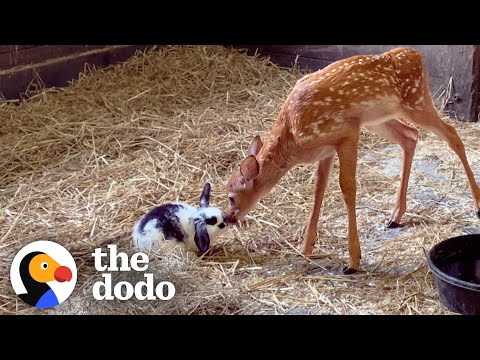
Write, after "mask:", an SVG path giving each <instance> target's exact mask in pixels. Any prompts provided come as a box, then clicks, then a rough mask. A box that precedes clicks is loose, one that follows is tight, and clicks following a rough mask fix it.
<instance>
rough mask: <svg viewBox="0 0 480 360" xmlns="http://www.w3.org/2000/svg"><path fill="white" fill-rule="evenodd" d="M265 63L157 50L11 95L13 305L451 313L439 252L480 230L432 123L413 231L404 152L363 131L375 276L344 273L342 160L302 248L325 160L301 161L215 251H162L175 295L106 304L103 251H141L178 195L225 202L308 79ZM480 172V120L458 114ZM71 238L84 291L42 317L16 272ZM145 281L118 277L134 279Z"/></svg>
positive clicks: (81, 309)
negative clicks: (403, 207)
mask: <svg viewBox="0 0 480 360" xmlns="http://www.w3.org/2000/svg"><path fill="white" fill-rule="evenodd" d="M299 76H300V72H298V71H297V70H295V69H292V70H288V69H280V68H278V67H276V66H275V65H273V64H272V63H270V62H269V61H268V60H266V59H261V58H257V57H250V56H247V55H246V54H244V53H243V52H238V51H233V50H230V49H226V48H223V47H219V46H207V47H203V46H177V47H161V48H154V49H153V50H151V51H148V52H146V53H138V54H137V55H136V56H135V57H133V58H132V59H131V60H129V61H127V62H125V63H123V64H119V65H116V66H112V67H110V68H106V69H102V70H95V69H85V72H84V73H83V74H82V75H81V76H80V78H79V79H78V80H76V81H74V82H73V83H72V84H71V85H70V86H69V87H67V88H64V89H50V90H46V91H38V92H36V93H35V94H33V96H32V97H31V98H30V99H29V100H28V101H25V102H23V103H21V104H14V103H11V102H7V101H1V102H0V116H1V119H2V120H1V122H0V170H1V171H0V179H1V180H0V206H1V211H0V313H20V314H27V313H42V314H43V313H64V314H277V313H278V314H285V313H286V314H448V313H449V312H448V311H446V310H445V309H444V308H443V307H442V306H441V305H440V304H439V302H438V298H437V293H436V291H435V288H434V283H433V277H432V274H431V273H430V272H429V271H428V268H427V266H426V257H425V253H426V251H428V250H429V249H430V247H431V246H433V245H434V244H435V243H437V242H438V241H440V240H442V239H444V238H446V237H448V236H452V235H458V234H463V233H466V232H472V231H476V232H477V231H479V221H478V219H476V218H475V216H474V212H473V202H472V199H471V196H470V192H469V188H468V184H467V181H466V177H465V175H464V172H463V168H461V166H460V163H459V161H458V159H457V158H456V156H455V155H454V154H453V152H451V151H450V150H449V149H448V148H447V147H446V145H445V144H444V143H443V142H441V141H440V140H439V139H437V138H436V137H434V136H433V135H431V134H427V133H424V132H422V137H421V139H420V141H419V144H418V150H417V152H416V155H415V158H414V168H413V171H412V176H411V180H410V187H409V193H408V209H407V213H406V214H405V216H404V219H403V222H404V224H405V225H406V226H405V227H404V228H400V229H392V230H385V229H384V224H385V222H386V220H387V218H388V216H389V214H390V211H392V210H393V205H394V200H395V195H396V191H397V189H398V186H399V172H400V168H401V153H400V151H399V149H398V147H397V146H396V145H393V144H391V143H389V142H387V141H384V140H382V139H380V138H378V137H375V136H371V135H369V134H364V135H363V136H362V141H361V144H360V154H359V166H358V227H359V232H360V238H361V245H362V251H363V253H362V255H363V256H362V271H361V272H360V273H358V274H356V275H352V276H342V275H340V274H339V270H340V269H341V267H342V265H344V264H345V262H346V261H347V257H348V254H347V240H346V212H345V208H344V205H343V200H342V197H341V193H340V190H339V186H338V167H337V165H338V163H336V164H335V168H334V172H333V174H332V177H331V181H330V184H329V187H328V190H327V195H326V198H325V202H324V208H323V214H322V218H321V221H320V224H319V240H318V242H317V244H316V247H315V254H316V255H315V256H313V257H311V258H308V259H307V258H304V257H302V256H301V255H300V254H299V253H298V251H297V250H296V249H297V246H298V245H299V243H300V241H301V239H302V234H303V229H304V223H305V221H306V219H307V218H308V215H309V212H310V209H311V206H312V202H313V198H312V194H313V169H314V166H311V165H308V166H298V167H296V168H295V169H294V170H292V171H291V172H290V173H289V174H287V175H286V176H285V177H284V178H283V179H282V180H281V181H280V183H279V184H278V186H276V187H275V188H274V190H273V191H272V193H271V194H270V195H269V196H268V197H267V198H265V199H264V200H262V202H261V203H259V204H258V205H257V206H256V208H255V209H254V211H252V212H251V214H250V215H249V216H248V218H247V219H246V221H245V222H243V223H242V224H241V226H239V227H235V228H232V229H231V230H230V231H229V232H228V233H226V234H224V235H222V237H221V238H220V242H219V244H218V245H215V246H214V247H213V248H212V249H211V250H210V252H209V253H208V254H207V255H206V256H204V257H203V258H198V257H197V256H195V255H193V254H188V255H179V254H170V255H167V256H165V257H159V256H154V255H152V256H151V257H150V266H149V268H148V270H147V272H150V273H153V274H154V279H155V280H156V281H157V282H158V281H162V280H169V281H171V282H173V283H174V284H175V286H176V290H177V293H176V296H175V297H174V299H173V300H171V301H166V302H163V301H159V300H158V301H136V300H129V301H118V300H115V301H109V302H105V301H103V302H98V301H96V300H94V299H93V297H92V292H91V291H92V290H91V289H92V285H93V283H94V282H95V281H97V280H99V278H100V274H99V273H97V272H96V270H95V269H94V267H93V258H92V256H91V253H92V252H93V250H94V249H95V248H97V247H103V248H104V249H105V248H106V246H107V245H108V244H118V246H119V249H120V250H123V251H127V252H128V253H130V254H131V253H133V252H134V250H133V249H132V248H131V245H130V244H131V237H130V236H131V231H132V228H133V225H134V223H135V221H136V220H137V219H138V218H139V217H140V216H141V215H142V214H144V213H145V212H146V211H147V210H148V209H150V208H151V207H152V206H154V205H158V204H161V203H164V202H167V201H174V200H175V201H178V200H179V201H185V202H188V203H192V204H194V203H196V202H197V201H198V198H199V195H200V192H201V189H202V186H203V184H204V183H205V181H211V182H212V185H213V188H212V198H211V204H212V205H214V206H219V207H225V206H226V195H225V193H224V189H223V186H224V184H225V182H226V180H227V178H228V177H229V175H230V174H231V173H232V171H234V170H235V169H236V168H237V166H238V165H239V163H240V161H241V159H242V158H243V156H244V155H245V151H246V148H247V147H248V144H249V142H250V140H251V139H252V138H253V136H254V135H256V134H260V135H262V136H264V135H265V134H266V131H268V129H269V128H270V126H271V124H272V121H273V120H274V118H275V115H276V113H277V111H278V110H279V107H280V105H281V103H282V101H283V100H284V98H285V97H286V95H287V94H288V92H289V91H290V90H291V87H292V86H293V84H294V83H295V82H296V80H297V79H298V78H299ZM455 126H456V128H457V129H458V132H459V133H460V135H461V137H462V138H463V140H464V141H465V144H466V148H467V154H468V157H469V159H470V161H471V165H472V168H473V169H474V172H475V174H476V176H477V179H480V149H479V147H478V135H479V133H480V132H479V128H478V126H479V125H478V123H460V122H455ZM42 239H46V240H53V241H56V242H58V243H60V244H62V245H64V246H65V247H66V248H67V249H68V250H69V251H70V252H71V253H72V255H73V256H74V258H75V260H76V263H77V267H78V281H77V286H76V288H75V290H74V292H73V293H72V295H71V297H70V298H69V299H68V300H67V301H66V302H65V303H63V304H62V305H61V306H58V307H56V308H53V309H49V310H43V311H38V310H35V309H32V308H30V307H29V306H27V305H25V304H24V303H23V302H21V301H18V300H17V297H16V295H15V294H14V292H13V290H12V288H11V285H10V281H9V271H10V263H11V261H12V259H13V257H14V255H15V253H16V252H17V251H18V250H19V249H20V248H21V247H22V246H24V245H25V244H27V243H29V242H32V241H35V240H42ZM142 276H143V275H142V274H139V273H129V274H115V275H114V279H115V281H119V280H120V278H121V279H123V280H125V279H127V280H128V281H130V282H133V283H134V282H135V281H138V280H142V279H143V278H142Z"/></svg>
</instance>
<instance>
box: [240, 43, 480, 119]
mask: <svg viewBox="0 0 480 360" xmlns="http://www.w3.org/2000/svg"><path fill="white" fill-rule="evenodd" d="M398 46H408V47H412V48H415V49H417V50H419V51H421V52H422V53H423V54H424V58H425V63H426V66H427V68H428V71H429V75H430V85H431V90H432V93H433V94H434V98H435V99H436V105H437V106H439V107H442V105H445V103H446V106H445V107H444V110H445V112H447V113H448V114H449V115H450V116H451V117H452V118H457V119H460V120H465V121H477V120H478V116H479V91H480V86H479V75H480V74H479V71H480V69H479V67H480V62H479V60H480V51H479V46H477V45H241V46H237V47H240V48H246V49H248V52H249V53H250V54H253V53H255V51H257V52H258V53H260V54H262V55H266V56H269V57H270V59H271V60H272V61H273V62H274V63H277V64H278V65H280V66H285V67H292V66H293V65H294V64H295V63H296V64H297V66H299V68H301V69H304V70H306V71H314V70H318V69H321V68H323V67H325V66H327V65H328V64H330V63H332V62H333V61H336V60H339V59H342V58H345V57H349V56H353V55H358V54H372V53H373V54H377V53H381V52H384V51H387V50H389V49H392V48H394V47H398ZM450 80H452V81H451V82H452V85H453V87H452V89H451V92H450V94H449V95H450V96H448V97H447V90H448V85H449V82H450ZM442 108H443V107H442Z"/></svg>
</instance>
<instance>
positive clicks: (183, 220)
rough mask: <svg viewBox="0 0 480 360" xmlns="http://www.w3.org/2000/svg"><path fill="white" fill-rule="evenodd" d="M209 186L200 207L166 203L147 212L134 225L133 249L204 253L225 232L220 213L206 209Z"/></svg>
mask: <svg viewBox="0 0 480 360" xmlns="http://www.w3.org/2000/svg"><path fill="white" fill-rule="evenodd" d="M210 190H211V185H210V183H208V182H207V183H206V184H205V185H204V187H203V191H202V194H201V196H200V207H199V208H196V207H193V206H190V205H188V204H185V203H182V202H170V203H166V204H164V205H161V206H158V207H155V208H153V209H152V210H150V211H149V212H148V213H146V214H145V215H144V216H142V217H141V218H140V220H138V221H137V223H136V224H135V226H134V230H133V234H132V237H133V242H134V245H135V246H136V248H138V249H141V250H147V249H151V250H154V251H157V250H160V251H162V252H164V251H165V250H172V249H173V248H175V247H177V246H179V245H180V247H181V249H182V250H186V251H190V252H195V253H205V252H206V251H207V250H208V249H209V248H210V245H211V243H212V242H213V241H214V240H215V239H216V238H217V237H218V236H219V235H221V234H222V233H224V232H225V231H226V230H227V226H228V224H227V222H226V221H225V219H224V214H223V212H222V210H221V209H219V208H216V207H210V206H209V203H210Z"/></svg>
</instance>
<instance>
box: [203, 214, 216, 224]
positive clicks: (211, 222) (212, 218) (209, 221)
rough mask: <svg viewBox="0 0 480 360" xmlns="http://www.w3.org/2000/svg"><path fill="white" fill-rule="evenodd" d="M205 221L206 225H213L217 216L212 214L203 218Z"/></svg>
mask: <svg viewBox="0 0 480 360" xmlns="http://www.w3.org/2000/svg"><path fill="white" fill-rule="evenodd" d="M205 222H206V223H207V225H215V224H216V223H217V217H216V216H212V217H211V218H208V219H207V220H205Z"/></svg>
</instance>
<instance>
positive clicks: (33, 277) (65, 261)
mask: <svg viewBox="0 0 480 360" xmlns="http://www.w3.org/2000/svg"><path fill="white" fill-rule="evenodd" d="M52 244H53V245H52ZM32 246H33V247H32ZM27 247H30V251H28V250H29V249H28V248H27ZM52 247H54V248H55V249H53V248H52ZM49 250H50V251H49ZM65 253H66V254H65ZM57 260H58V261H57ZM72 270H73V271H72ZM10 273H11V274H10V277H11V281H12V286H13V288H14V290H15V292H16V293H17V295H18V296H19V298H20V299H22V300H23V301H24V302H25V303H27V304H29V305H31V306H34V307H36V308H41V309H44V308H50V307H53V306H57V305H59V304H60V303H62V302H63V301H64V300H65V299H66V298H68V296H69V295H70V293H71V292H72V291H73V288H74V287H75V282H76V267H75V262H74V261H73V258H72V257H71V255H70V254H69V253H68V251H67V250H66V249H65V248H63V247H62V246H61V245H59V244H56V243H53V242H50V241H38V242H35V243H31V244H29V245H27V246H26V247H24V248H23V249H22V251H20V252H19V253H17V256H16V257H15V259H14V261H13V263H12V267H11V270H10ZM69 282H73V284H68V283H69ZM64 284H66V285H64ZM72 285H73V286H72Z"/></svg>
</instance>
